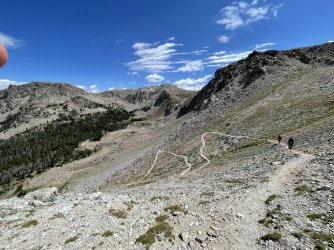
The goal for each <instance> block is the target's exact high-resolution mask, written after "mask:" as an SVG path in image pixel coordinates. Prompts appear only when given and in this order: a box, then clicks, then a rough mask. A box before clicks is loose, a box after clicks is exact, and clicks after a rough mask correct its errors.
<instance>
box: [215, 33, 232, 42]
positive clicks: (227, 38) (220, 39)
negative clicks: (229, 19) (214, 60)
mask: <svg viewBox="0 0 334 250" xmlns="http://www.w3.org/2000/svg"><path fill="white" fill-rule="evenodd" d="M217 40H218V42H220V43H228V42H229V41H230V37H228V36H226V35H221V36H219V37H218V38H217Z"/></svg>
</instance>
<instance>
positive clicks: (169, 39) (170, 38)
mask: <svg viewBox="0 0 334 250" xmlns="http://www.w3.org/2000/svg"><path fill="white" fill-rule="evenodd" d="M174 40H175V37H173V36H172V37H169V38H167V39H166V41H167V42H170V41H174Z"/></svg>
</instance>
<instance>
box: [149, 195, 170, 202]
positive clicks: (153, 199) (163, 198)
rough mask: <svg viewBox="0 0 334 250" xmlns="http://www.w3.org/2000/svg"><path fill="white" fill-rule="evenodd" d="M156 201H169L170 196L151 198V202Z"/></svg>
mask: <svg viewBox="0 0 334 250" xmlns="http://www.w3.org/2000/svg"><path fill="white" fill-rule="evenodd" d="M156 200H159V201H167V200H169V197H168V196H153V197H152V198H151V201H156Z"/></svg>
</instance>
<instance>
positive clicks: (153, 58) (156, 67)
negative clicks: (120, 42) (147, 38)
mask: <svg viewBox="0 0 334 250" xmlns="http://www.w3.org/2000/svg"><path fill="white" fill-rule="evenodd" d="M180 45H181V44H176V43H165V44H161V45H158V44H157V43H155V44H150V43H135V44H134V45H133V46H132V48H134V49H135V55H136V56H138V57H139V59H138V60H136V61H132V62H129V63H126V65H127V66H128V67H129V68H130V70H132V71H148V72H151V73H159V72H164V71H167V70H171V69H172V62H171V61H170V58H171V57H172V55H173V53H175V52H176V50H175V47H176V46H180Z"/></svg>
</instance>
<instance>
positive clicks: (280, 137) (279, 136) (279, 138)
mask: <svg viewBox="0 0 334 250" xmlns="http://www.w3.org/2000/svg"><path fill="white" fill-rule="evenodd" d="M277 139H278V143H279V144H281V140H282V136H281V135H278V137H277Z"/></svg>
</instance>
